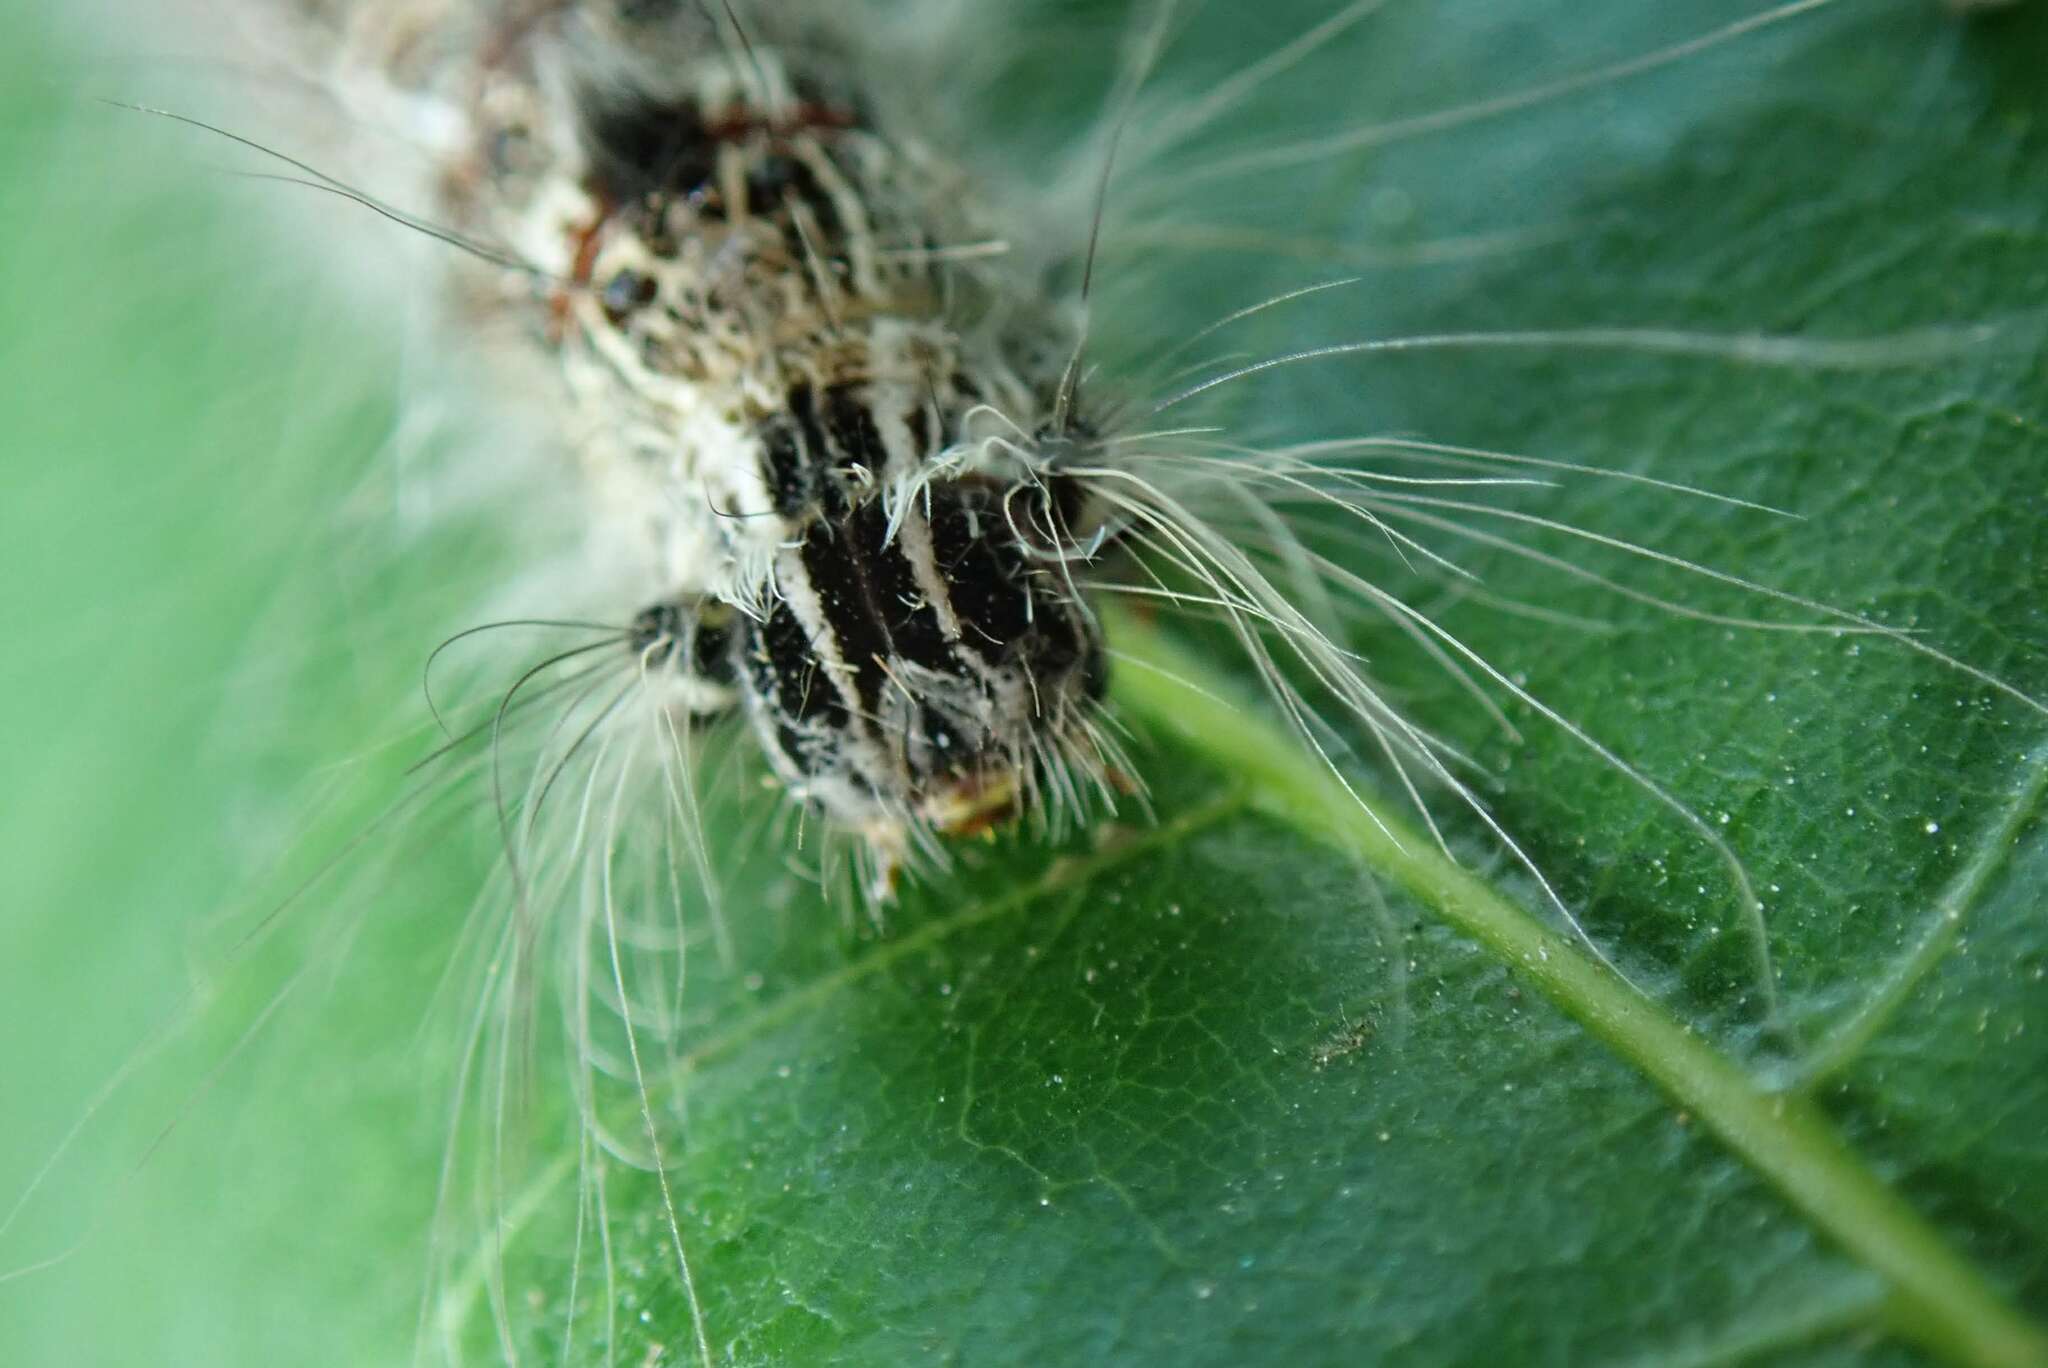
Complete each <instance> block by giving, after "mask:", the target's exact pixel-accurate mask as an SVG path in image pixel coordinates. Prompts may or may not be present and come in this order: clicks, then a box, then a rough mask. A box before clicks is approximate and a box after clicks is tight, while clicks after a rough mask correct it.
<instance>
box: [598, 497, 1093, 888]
mask: <svg viewBox="0 0 2048 1368" xmlns="http://www.w3.org/2000/svg"><path fill="white" fill-rule="evenodd" d="M1079 503H1080V496H1079V494H1078V492H1077V491H1075V490H1072V489H1069V488H1067V487H1065V486H1063V485H1062V484H1060V483H1059V481H1058V479H1057V477H1055V478H1054V479H1053V480H1051V481H1047V482H1041V483H1039V484H1036V485H1029V486H1017V485H1009V484H1005V483H1003V482H1000V481H997V480H994V479H991V478H989V477H987V476H985V475H967V476H963V477H960V478H955V479H949V480H943V481H936V482H932V483H929V484H926V485H923V486H921V487H919V488H918V489H917V491H916V492H915V493H914V494H911V495H909V496H907V497H905V498H903V499H902V500H901V501H900V502H892V501H890V500H886V499H884V498H882V497H879V496H876V497H872V498H869V499H866V500H864V501H861V502H859V503H855V504H852V505H851V506H849V507H846V508H844V509H842V510H840V511H836V512H832V513H827V514H823V515H820V516H817V517H815V518H813V519H812V520H810V522H809V523H808V524H807V525H806V526H805V527H804V528H803V530H802V531H801V533H800V534H799V535H798V536H796V537H794V538H792V539H791V540H790V541H789V543H787V544H786V545H785V546H784V547H783V548H782V549H781V551H780V552H779V553H778V555H777V558H776V562H775V566H774V574H773V592H772V593H771V594H769V595H768V596H766V599H765V601H764V603H763V604H762V605H761V607H760V608H759V609H757V610H756V612H755V615H753V616H746V615H742V614H741V613H739V612H738V611H737V610H735V609H733V608H730V607H727V606H726V605H724V604H720V603H717V602H716V601H715V600H704V601H700V602H697V603H694V604H678V605H665V606H664V607H663V608H661V609H656V610H650V613H649V614H646V615H643V618H642V624H643V626H642V632H641V635H640V638H639V645H640V649H642V651H643V652H645V651H647V650H648V649H649V648H650V646H653V647H655V648H656V650H657V653H658V655H659V657H660V660H661V662H662V663H665V664H666V663H670V662H673V664H674V666H675V667H676V668H677V669H679V670H680V671H681V672H682V673H683V674H684V675H685V676H686V678H687V679H688V681H689V684H688V687H689V689H690V690H691V692H690V693H689V694H688V695H687V696H686V697H688V698H692V699H701V700H703V701H704V702H706V703H711V704H714V705H715V704H717V703H719V702H723V701H726V700H734V701H737V703H738V705H739V706H740V707H741V708H742V709H743V710H744V712H745V714H746V716H747V718H748V719H749V721H750V722H751V725H752V727H753V729H754V731H755V733H756V735H757V736H758V738H759V740H760V743H761V745H762V747H763V748H764V750H765V751H766V752H767V755H768V758H769V762H770V764H771V765H772V767H773V768H774V770H775V772H776V775H777V776H778V777H779V778H780V779H781V781H782V782H783V784H784V785H785V786H786V787H787V788H788V790H789V791H790V792H791V794H793V795H794V796H796V797H797V798H799V799H801V800H804V801H807V802H810V803H813V804H815V805H817V806H818V807H819V808H821V809H822V810H823V811H825V812H826V813H827V814H828V815H830V816H831V817H832V818H834V819H835V820H836V821H837V822H838V823H839V824H840V825H841V826H843V827H846V828H849V829H851V830H853V831H856V832H858V833H860V834H861V835H863V836H865V837H866V838H867V839H868V841H869V843H870V845H871V846H872V847H873V848H874V849H875V850H876V851H877V853H878V854H879V855H880V856H881V857H882V863H883V866H884V869H885V871H886V869H888V868H889V867H892V866H893V865H894V864H895V863H896V862H897V861H898V860H899V859H900V858H901V857H902V856H903V855H905V854H907V852H908V851H909V849H910V847H911V845H912V843H913V842H914V841H915V840H917V839H919V838H920V837H921V836H923V835H926V834H930V833H937V834H940V835H952V836H957V835H963V834H972V833H976V832H980V831H984V830H987V829H990V828H992V827H994V826H996V825H999V824H1000V823H1002V822H1004V821H1006V820H1007V819H1009V818H1011V817H1013V816H1016V815H1018V814H1020V813H1021V812H1023V811H1025V810H1027V809H1029V808H1031V807H1033V806H1034V805H1035V804H1038V803H1040V802H1042V801H1043V800H1044V798H1045V794H1046V788H1047V784H1048V781H1049V780H1050V779H1052V778H1053V777H1054V776H1055V775H1056V774H1062V773H1065V772H1067V771H1069V770H1073V769H1079V770H1080V771H1082V772H1083V773H1085V774H1088V775H1090V776H1093V777H1096V778H1100V776H1101V774H1102V772H1103V763H1102V757H1101V755H1100V753H1099V751H1098V749H1097V746H1096V743H1095V740H1094V737H1093V731H1092V725H1091V724H1092V719H1093V714H1094V712H1095V710H1096V707H1097V705H1098V703H1099V702H1100V700H1101V697H1102V694H1103V690H1104V687H1105V685H1106V683H1107V669H1106V657H1105V654H1104V650H1103V643H1102V637H1101V630H1100V627H1099V625H1098V624H1097V622H1096V619H1095V617H1094V615H1093V614H1092V612H1091V611H1090V609H1089V606H1088V604H1087V603H1086V601H1085V599H1084V597H1083V596H1082V592H1081V590H1080V588H1079V586H1078V584H1077V581H1076V574H1077V566H1078V563H1079V562H1080V561H1083V560H1085V559H1086V558H1087V557H1088V556H1091V555H1093V554H1095V553H1096V551H1097V550H1099V547H1100V545H1101V542H1102V540H1103V538H1101V537H1100V536H1094V537H1092V538H1090V539H1089V540H1088V541H1086V542H1083V541H1077V539H1076V537H1075V535H1074V531H1073V530H1072V524H1071V523H1070V522H1069V521H1068V517H1069V515H1070V514H1078V513H1079V512H1080V508H1079ZM1063 505H1064V507H1063ZM693 706H694V705H693ZM705 710H709V709H705ZM1063 789H1064V786H1063V785H1056V786H1055V791H1062V790H1063Z"/></svg>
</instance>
